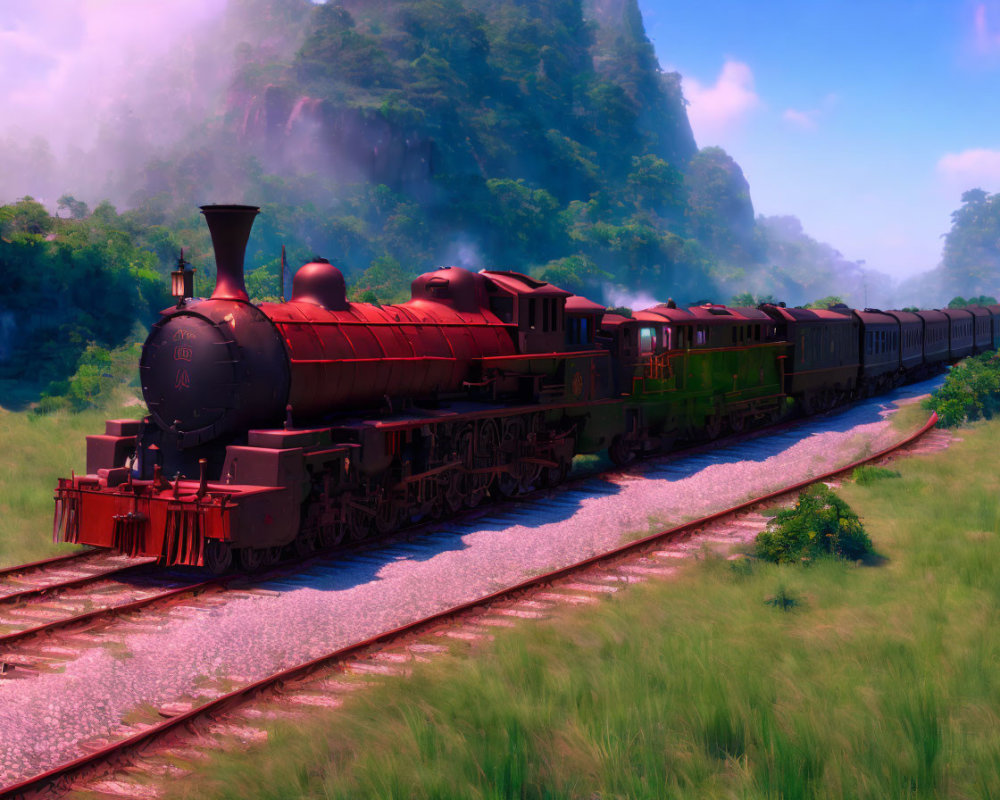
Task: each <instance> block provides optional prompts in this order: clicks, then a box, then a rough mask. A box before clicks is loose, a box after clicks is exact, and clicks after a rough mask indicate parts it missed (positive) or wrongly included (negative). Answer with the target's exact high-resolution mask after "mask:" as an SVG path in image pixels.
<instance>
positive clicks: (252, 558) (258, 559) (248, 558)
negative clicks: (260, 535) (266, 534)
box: [236, 547, 266, 572]
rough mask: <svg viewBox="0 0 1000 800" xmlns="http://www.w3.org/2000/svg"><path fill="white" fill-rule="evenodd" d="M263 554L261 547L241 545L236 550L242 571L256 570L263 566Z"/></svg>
mask: <svg viewBox="0 0 1000 800" xmlns="http://www.w3.org/2000/svg"><path fill="white" fill-rule="evenodd" d="M265 555H266V551H265V550H264V548H262V547H241V548H240V549H239V550H237V551H236V556H237V558H238V559H239V562H240V569H242V570H243V571H244V572H258V571H259V570H260V569H261V568H262V567H263V566H264V559H265Z"/></svg>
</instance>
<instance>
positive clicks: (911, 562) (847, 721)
mask: <svg viewBox="0 0 1000 800" xmlns="http://www.w3.org/2000/svg"><path fill="white" fill-rule="evenodd" d="M998 448H1000V423H983V424H978V425H977V426H975V427H974V428H972V429H970V430H969V431H968V432H967V434H966V436H965V439H964V441H962V442H959V443H956V444H954V445H953V446H952V447H951V448H950V449H949V450H948V451H945V452H944V453H941V454H938V455H936V456H934V457H933V458H928V457H920V458H912V459H908V460H902V461H899V462H896V463H895V464H894V465H893V466H894V467H896V468H898V470H899V472H900V477H899V478H896V479H893V480H880V481H876V482H873V483H870V484H869V485H867V486H862V485H857V484H849V485H846V486H845V487H844V488H843V489H842V490H841V491H842V494H843V496H844V497H845V499H847V501H848V502H849V503H850V504H851V506H852V507H853V508H854V509H855V510H856V511H857V512H858V513H859V514H860V515H861V517H862V518H863V520H864V523H865V525H866V527H867V529H868V531H869V533H870V534H871V536H872V539H873V540H874V542H875V546H876V548H877V549H878V550H879V552H880V553H882V554H883V555H884V556H885V557H886V560H885V561H884V562H883V566H880V567H859V566H855V565H852V564H849V563H843V562H837V561H834V560H827V559H823V560H820V561H818V562H816V563H814V564H812V565H811V566H809V567H802V566H791V567H790V566H778V565H772V564H765V563H762V562H746V563H739V564H735V565H734V564H733V563H732V562H727V561H724V560H722V559H718V558H716V559H708V560H706V561H701V562H692V563H690V564H687V565H686V567H685V569H684V570H683V572H682V574H681V576H680V577H679V579H677V580H673V581H666V582H653V583H650V584H647V585H642V586H637V587H634V588H631V589H629V590H627V591H624V592H622V593H620V594H618V595H616V596H614V597H613V598H611V599H610V600H609V601H607V602H603V603H601V604H600V606H599V607H597V608H588V609H585V610H579V609H566V610H562V611H560V612H559V613H558V616H557V617H556V618H555V619H554V620H552V621H548V622H542V623H538V622H535V623H531V624H526V625H524V626H522V627H520V628H519V629H517V630H515V631H510V632H507V631H504V632H501V633H499V634H498V636H497V639H496V640H495V642H493V643H492V644H490V645H488V646H485V647H484V648H482V649H481V650H480V651H479V652H478V653H476V654H474V655H473V656H472V657H446V658H443V659H439V660H436V661H435V662H433V663H431V664H427V665H421V666H418V668H417V669H416V670H415V672H414V675H413V676H412V677H411V678H409V679H399V680H397V679H388V680H386V681H385V682H384V683H383V685H381V686H378V687H374V688H372V689H370V690H368V691H364V692H359V693H357V694H354V695H352V696H350V697H349V698H348V700H347V702H346V703H345V706H344V707H343V708H342V709H340V710H339V711H337V712H336V713H328V714H316V715H315V716H313V717H312V718H309V719H306V720H296V721H295V722H294V723H291V722H290V723H287V724H279V725H277V726H276V727H275V728H274V729H273V730H272V735H271V739H270V741H269V742H268V744H267V745H266V746H260V747H255V748H254V749H253V750H252V751H251V752H250V753H249V754H245V753H243V754H241V753H228V754H217V755H213V756H212V757H211V759H210V761H209V762H208V763H207V764H206V765H204V766H199V767H198V768H197V772H196V774H195V775H194V776H193V777H192V778H190V779H184V780H180V781H175V782H172V783H171V785H170V786H169V787H168V793H169V796H170V797H171V798H194V797H198V798H293V797H294V798H299V797H304V798H358V797H366V798H367V797H375V798H411V797H412V798H507V797H524V798H674V797H676V798H703V797H709V798H712V797H718V798H729V797H739V798H872V799H873V800H875V799H876V798H877V799H878V800H882V798H899V797H908V798H920V797H928V798H929V797H949V798H971V797H976V798H981V797H1000V771H998V770H997V764H998V763H1000V670H998V669H997V664H1000V624H998V623H1000V501H998V498H1000V478H998V477H997V473H996V469H995V460H996V459H995V453H996V452H997V450H998Z"/></svg>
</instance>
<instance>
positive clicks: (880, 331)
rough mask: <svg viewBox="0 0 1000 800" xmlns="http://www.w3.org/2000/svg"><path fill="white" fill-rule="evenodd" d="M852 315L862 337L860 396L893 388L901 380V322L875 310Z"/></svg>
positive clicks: (867, 309) (869, 309) (860, 346)
mask: <svg viewBox="0 0 1000 800" xmlns="http://www.w3.org/2000/svg"><path fill="white" fill-rule="evenodd" d="M853 313H854V317H855V319H856V320H857V321H858V327H859V335H860V342H859V348H860V351H861V370H860V373H859V376H858V393H859V394H861V395H863V396H869V395H873V394H878V393H879V392H884V391H886V390H888V389H891V388H892V387H893V386H895V385H896V384H897V383H898V381H899V380H900V378H901V372H900V366H899V363H900V339H899V320H897V319H896V318H895V317H893V316H892V315H890V314H883V313H882V312H881V311H878V310H876V309H872V308H866V309H865V310H864V311H854V312H853Z"/></svg>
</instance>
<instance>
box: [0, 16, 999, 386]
mask: <svg viewBox="0 0 1000 800" xmlns="http://www.w3.org/2000/svg"><path fill="white" fill-rule="evenodd" d="M202 33H203V36H204V39H203V40H202V41H204V42H208V41H212V42H214V43H216V44H218V43H219V42H224V43H226V46H225V47H224V48H221V49H222V50H223V51H224V52H225V54H226V56H227V58H228V61H227V62H226V63H227V69H228V72H227V74H226V78H225V82H224V91H223V92H222V93H221V94H220V95H219V97H218V98H217V103H216V104H215V106H213V110H212V111H211V112H210V113H208V114H207V115H204V118H203V119H201V120H200V121H199V123H198V124H197V125H194V124H192V125H191V127H190V130H187V131H186V132H185V133H184V134H183V135H181V136H179V137H178V138H177V139H176V140H175V141H173V142H171V143H170V144H169V146H165V147H160V148H156V149H152V150H150V152H148V153H146V154H145V155H144V157H143V158H139V157H138V156H136V155H134V154H132V155H131V156H130V158H129V159H128V162H129V164H131V166H130V167H127V166H126V165H124V163H123V165H122V166H121V168H120V169H118V170H117V171H115V173H114V175H113V176H111V175H109V177H108V178H107V180H106V181H105V183H104V185H103V186H104V189H105V193H104V195H103V196H102V195H98V196H96V197H92V196H91V195H89V194H87V195H85V194H83V193H81V192H80V191H79V190H78V189H77V188H75V187H74V186H72V185H66V186H63V187H62V188H60V189H59V191H61V192H64V193H63V194H62V195H61V196H59V198H58V200H57V201H55V202H54V203H53V202H52V201H51V200H50V201H47V202H46V203H44V204H43V203H41V202H39V201H37V200H35V199H33V198H32V197H30V196H21V197H19V198H18V199H16V200H13V199H12V200H11V201H10V202H8V203H7V204H6V205H3V206H0V286H3V287H4V288H3V291H2V294H0V381H8V382H11V381H17V382H21V383H30V384H32V385H33V386H36V387H38V391H39V392H43V390H44V394H43V396H42V400H43V406H45V404H46V403H48V405H49V406H51V405H52V404H58V403H60V402H63V401H66V398H69V400H68V401H67V402H70V403H71V404H72V405H74V406H81V405H85V404H87V403H88V402H90V399H91V398H93V397H94V396H95V394H98V393H99V389H100V383H101V380H103V379H105V378H106V377H107V376H108V375H110V374H112V372H113V371H114V370H112V368H111V366H110V365H112V364H114V363H115V359H116V358H119V357H122V358H126V359H127V353H128V352H130V350H129V348H130V347H132V345H133V344H134V343H135V342H136V341H141V339H142V337H143V336H144V334H145V331H146V330H147V329H148V327H149V325H150V324H152V322H153V321H154V320H155V318H156V313H157V311H158V310H159V309H160V308H163V307H165V306H167V305H169V304H170V302H171V300H170V297H169V296H168V291H167V290H168V285H169V284H168V278H167V276H168V274H169V272H170V270H171V269H172V268H173V267H174V265H175V264H176V261H177V259H178V257H179V255H180V252H181V248H183V249H184V257H185V258H186V259H187V260H188V261H190V262H191V263H192V264H193V266H194V267H195V268H196V269H197V274H196V292H197V293H199V294H207V293H208V292H210V291H211V287H212V285H213V283H214V266H213V263H212V258H211V247H210V241H209V237H208V232H207V229H206V228H205V226H204V224H203V222H202V220H201V218H200V215H199V214H198V209H197V206H198V205H200V204H204V203H212V202H247V203H252V204H254V205H260V206H261V207H262V214H261V216H260V217H259V218H258V221H257V222H256V224H255V227H254V232H253V236H252V238H251V242H250V246H249V248H248V252H247V285H248V289H249V291H250V293H251V295H252V296H253V297H255V298H257V299H275V298H278V297H280V296H281V295H282V294H283V293H285V292H284V291H283V287H282V286H281V285H280V280H279V269H280V266H279V265H280V253H281V248H282V245H284V246H286V248H287V252H288V263H289V265H290V267H291V268H292V269H293V270H294V268H295V267H297V266H298V265H300V264H301V263H304V262H305V261H308V260H310V259H312V258H313V257H315V256H321V257H325V258H327V259H329V260H330V261H331V262H333V263H334V264H336V265H337V266H338V267H340V268H341V270H342V271H343V272H344V274H345V276H346V278H347V280H348V284H349V287H350V293H351V297H352V298H353V299H355V300H365V301H377V302H381V303H391V302H399V301H401V300H405V299H407V298H408V296H409V283H410V281H411V280H412V279H413V277H415V276H416V275H418V274H420V273H421V272H424V271H427V270H428V269H431V268H433V267H435V266H438V265H442V264H451V265H459V266H465V267H468V268H470V269H479V268H484V267H486V268H501V269H514V270H517V271H521V272H525V273H529V274H531V275H533V276H535V277H538V278H541V279H543V280H549V281H552V282H553V283H555V284H557V285H559V286H561V287H562V288H565V289H568V290H570V291H572V292H576V293H580V294H584V295H586V296H588V297H590V298H592V299H595V300H598V301H601V302H604V303H607V304H609V305H626V306H631V305H639V304H641V303H643V302H645V301H648V302H649V303H652V302H654V301H656V300H665V299H666V298H667V297H673V298H675V299H676V300H677V301H678V302H681V303H684V302H689V303H693V302H698V301H705V300H711V301H715V302H732V301H733V300H734V299H735V300H737V301H739V302H748V303H749V302H759V301H760V300H762V299H769V298H770V299H775V300H784V301H785V302H788V303H789V304H790V305H795V304H805V303H808V302H813V301H816V300H817V299H818V298H828V299H829V298H830V297H831V296H834V295H835V296H836V297H837V298H842V299H844V300H846V301H847V302H848V303H851V304H854V305H875V304H877V303H881V302H885V301H883V300H882V299H880V295H879V292H880V287H884V286H885V284H886V281H884V280H882V278H884V276H880V275H879V274H878V273H875V272H873V271H872V270H868V269H865V268H864V265H863V262H861V263H854V262H850V261H848V260H846V259H844V258H843V257H842V256H841V255H840V253H838V252H837V251H836V249H835V248H833V247H832V246H830V245H827V244H823V243H820V242H817V241H815V240H814V239H812V238H810V237H809V236H808V235H807V234H806V233H805V232H804V231H803V229H802V225H801V223H799V221H798V220H797V219H796V218H795V217H790V216H788V217H757V216H755V213H754V209H753V204H752V201H751V196H750V187H749V185H748V183H747V180H746V178H745V177H744V175H743V172H742V170H741V169H740V166H739V165H738V164H737V163H736V162H735V161H734V160H733V159H732V158H731V157H730V156H729V155H728V154H727V153H726V152H725V151H723V150H721V149H719V148H717V147H706V148H702V149H699V148H698V146H697V144H696V143H695V140H694V137H693V135H692V132H691V127H690V124H689V122H688V118H687V113H686V110H685V100H684V97H683V94H682V91H681V82H680V76H679V75H678V74H676V73H671V72H664V71H662V70H661V69H660V65H659V63H658V62H657V59H656V55H655V54H654V51H653V48H652V45H651V43H650V41H649V39H648V38H647V37H646V34H645V30H644V27H643V21H642V17H641V14H640V12H639V8H638V5H637V3H636V0H547V1H546V2H542V0H502V1H501V2H486V0H378V2H372V1H371V0H342V2H339V3H327V4H324V5H314V4H312V3H310V2H308V0H232V2H231V3H230V5H229V8H228V11H227V13H226V15H225V16H224V17H223V18H222V19H220V20H219V21H218V23H217V24H216V26H215V27H214V28H213V29H211V30H206V31H203V32H202ZM176 96H177V97H179V98H183V97H187V96H188V94H185V92H182V91H178V92H177V93H176ZM178 102H180V101H178ZM168 110H169V109H168ZM188 111H190V109H188ZM176 116H177V117H178V118H181V117H183V116H184V115H183V114H181V113H180V112H179V111H178V112H177V114H176ZM129 119H130V118H129V117H127V116H123V117H122V119H121V120H119V124H118V128H117V129H116V133H115V135H116V137H117V138H116V141H119V142H122V141H127V140H129V138H130V137H132V138H134V139H136V140H139V139H140V138H141V136H140V132H139V131H138V130H136V131H132V130H131V128H130V127H129V126H130V125H133V124H135V125H137V124H138V123H137V122H135V121H132V122H130V121H129ZM133 134H134V135H133ZM55 179H56V180H58V176H57V177H56V178H55ZM67 183H69V181H68V180H67ZM66 192H73V194H69V193H66ZM78 197H85V199H78ZM101 197H108V198H111V200H112V201H113V202H114V203H115V204H114V205H113V204H112V202H109V201H108V200H105V199H101ZM88 201H89V202H88ZM119 209H120V210H119ZM998 226H1000V200H998V199H997V197H996V196H990V195H988V194H986V193H985V192H982V191H979V190H976V191H973V192H968V193H966V195H964V196H963V205H962V208H961V209H959V210H958V211H956V212H955V214H954V218H953V227H952V230H951V232H950V233H949V234H948V236H947V238H946V247H945V255H944V260H943V262H942V265H941V267H940V269H939V273H940V274H939V275H938V276H936V278H935V280H938V281H940V283H941V285H943V286H945V287H946V288H947V291H948V292H949V294H948V296H955V295H959V294H964V295H969V294H973V295H989V294H990V293H991V292H992V293H995V287H996V275H997V273H998V269H1000V264H997V263H996V262H997V254H996V248H995V242H996V241H997V238H998V237H997V233H998ZM991 237H992V238H991ZM883 296H884V295H883ZM958 299H961V298H958ZM939 302H943V300H942V301H939ZM963 302H964V301H963ZM122 354H125V355H124V356H123V355H122ZM0 385H3V384H0Z"/></svg>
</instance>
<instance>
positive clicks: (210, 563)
mask: <svg viewBox="0 0 1000 800" xmlns="http://www.w3.org/2000/svg"><path fill="white" fill-rule="evenodd" d="M232 566H233V548H232V547H230V545H229V542H223V541H221V540H220V539H208V540H207V541H206V542H205V568H206V569H207V570H208V571H209V572H211V573H212V574H213V575H222V574H223V573H224V572H228V571H229V570H230V569H231V568H232Z"/></svg>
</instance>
